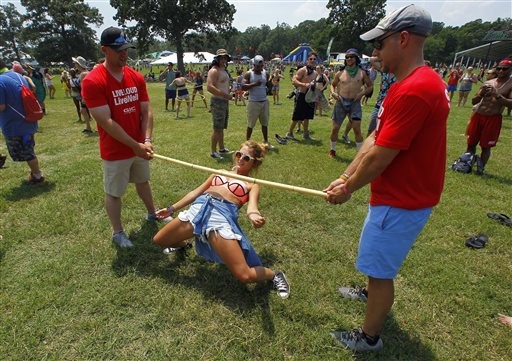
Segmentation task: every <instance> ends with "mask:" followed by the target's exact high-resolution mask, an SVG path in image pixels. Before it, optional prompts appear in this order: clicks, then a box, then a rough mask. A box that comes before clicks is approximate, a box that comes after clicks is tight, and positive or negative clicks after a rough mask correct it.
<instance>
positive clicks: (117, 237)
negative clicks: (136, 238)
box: [112, 231, 133, 248]
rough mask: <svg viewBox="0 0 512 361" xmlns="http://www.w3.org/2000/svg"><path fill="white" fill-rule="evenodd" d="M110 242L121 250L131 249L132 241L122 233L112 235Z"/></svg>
mask: <svg viewBox="0 0 512 361" xmlns="http://www.w3.org/2000/svg"><path fill="white" fill-rule="evenodd" d="M112 241H113V242H114V243H115V244H117V245H118V246H119V247H121V248H131V247H133V243H132V241H130V239H129V238H128V236H127V235H126V233H124V231H119V232H117V233H113V234H112Z"/></svg>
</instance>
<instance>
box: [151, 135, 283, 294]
mask: <svg viewBox="0 0 512 361" xmlns="http://www.w3.org/2000/svg"><path fill="white" fill-rule="evenodd" d="M267 150H268V146H266V145H262V144H258V143H256V142H254V141H250V140H248V141H246V142H245V143H243V144H242V146H241V148H240V150H239V151H237V152H236V153H235V155H234V167H233V170H232V171H231V173H233V175H235V174H238V175H242V176H248V175H249V174H250V173H251V171H254V170H256V169H257V168H258V167H259V166H260V164H261V162H262V160H263V155H264V153H265V152H266V151H267ZM259 190H260V188H259V185H258V184H255V183H249V184H247V183H245V182H243V181H240V180H237V179H235V178H230V177H229V176H225V175H220V174H212V175H210V176H209V177H208V179H207V180H206V181H205V182H203V184H201V185H200V186H199V187H197V188H196V189H194V190H193V191H191V192H189V193H188V194H186V195H185V196H184V197H183V198H182V199H180V200H179V201H178V202H176V203H174V204H172V205H171V206H170V207H168V208H167V209H162V210H159V211H158V212H157V216H158V217H169V216H171V215H172V214H173V213H174V211H177V210H179V209H181V208H184V207H186V206H188V205H191V206H190V208H189V209H188V210H187V211H184V212H181V213H180V214H179V215H178V217H176V218H174V219H173V220H172V221H171V222H169V223H168V224H166V225H165V226H164V227H163V228H162V229H161V230H160V231H159V232H158V233H157V234H156V235H155V237H154V238H153V241H154V242H155V244H157V245H158V246H160V247H162V248H164V249H171V250H172V251H175V250H177V249H179V248H183V247H186V245H187V244H188V240H189V239H190V238H192V237H194V234H195V235H196V237H197V236H200V238H201V239H200V240H198V239H197V238H196V250H197V251H198V253H199V254H201V255H203V256H204V254H202V253H200V250H201V249H202V250H203V251H202V252H204V251H205V247H206V248H207V249H208V250H207V254H208V257H209V258H207V257H206V256H204V257H205V258H207V259H209V260H214V261H215V262H219V263H224V264H225V265H226V266H227V268H228V269H229V270H230V271H231V273H232V274H233V276H234V277H235V278H237V279H238V280H239V281H241V282H243V283H254V282H263V281H266V280H272V281H273V285H274V288H276V289H277V291H278V294H279V296H280V297H281V298H286V297H288V294H289V292H290V288H289V285H288V282H287V280H286V277H285V276H284V274H283V273H282V272H274V271H273V270H271V269H270V268H267V267H264V266H263V265H262V264H261V260H260V259H259V257H258V256H257V254H256V253H255V251H254V248H253V247H252V245H250V242H249V241H248V239H247V237H246V236H245V234H244V232H243V231H242V230H241V228H240V224H239V223H238V213H239V209H240V208H241V207H242V206H243V205H244V204H246V203H247V217H248V218H249V220H250V221H251V223H252V225H253V227H254V228H260V227H262V226H263V225H264V224H265V218H264V217H263V216H262V215H261V213H260V211H259V210H258V198H259ZM235 205H237V206H238V209H237V208H236V206H235ZM189 217H190V218H189ZM194 222H195V223H196V224H194ZM198 223H200V224H201V226H199V225H198ZM226 223H228V225H226ZM203 226H204V228H203ZM196 227H197V228H199V227H201V228H200V229H195V228H196ZM208 227H211V228H208ZM226 227H228V229H226ZM202 232H205V233H202ZM231 233H234V235H233V234H231ZM237 235H238V236H239V237H241V240H240V239H238V238H237V237H236V236H237ZM204 238H206V239H204ZM232 238H233V239H232ZM205 243H206V246H205V245H204V244H205ZM212 253H213V254H212Z"/></svg>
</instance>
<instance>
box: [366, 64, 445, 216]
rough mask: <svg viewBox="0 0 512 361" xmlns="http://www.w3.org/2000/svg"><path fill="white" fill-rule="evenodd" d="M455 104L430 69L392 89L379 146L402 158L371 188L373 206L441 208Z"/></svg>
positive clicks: (385, 104)
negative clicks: (448, 132) (449, 120)
mask: <svg viewBox="0 0 512 361" xmlns="http://www.w3.org/2000/svg"><path fill="white" fill-rule="evenodd" d="M449 103H450V102H449V97H448V94H447V91H446V85H445V84H444V82H443V80H442V79H441V78H440V77H439V75H437V74H436V73H435V72H434V71H433V70H432V69H431V68H429V67H427V66H421V67H419V68H417V69H415V70H414V71H413V72H412V73H411V74H409V76H408V77H407V78H405V79H403V80H402V81H400V82H398V81H397V82H395V83H394V84H393V85H392V86H391V87H390V88H389V91H388V94H387V95H386V97H385V98H384V102H383V103H382V106H381V108H380V110H379V115H378V117H377V129H376V133H375V137H376V139H375V144H376V145H379V146H382V147H387V148H392V149H399V150H400V152H399V153H398V154H397V156H396V157H395V158H394V159H393V161H392V162H391V164H389V165H388V167H387V168H386V169H385V170H384V172H382V174H380V175H379V176H378V177H377V178H376V179H375V180H374V181H373V182H372V183H371V191H372V193H371V198H370V204H371V205H374V206H378V205H389V206H393V207H397V208H404V209H421V208H427V207H433V206H435V205H436V204H437V203H438V202H439V199H440V198H441V192H442V190H443V183H444V174H445V168H446V119H447V118H448V113H449V111H450V105H449Z"/></svg>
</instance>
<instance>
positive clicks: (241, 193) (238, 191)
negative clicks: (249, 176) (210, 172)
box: [212, 174, 249, 204]
mask: <svg viewBox="0 0 512 361" xmlns="http://www.w3.org/2000/svg"><path fill="white" fill-rule="evenodd" d="M222 185H225V186H226V188H227V189H228V190H229V191H230V192H231V193H232V194H234V195H235V196H236V197H237V198H238V199H239V200H240V202H242V204H244V203H247V201H248V200H249V190H248V189H247V185H246V183H245V182H244V181H241V180H237V179H232V180H231V181H228V179H227V178H226V177H225V176H223V175H220V174H216V175H215V176H214V177H213V179H212V186H222Z"/></svg>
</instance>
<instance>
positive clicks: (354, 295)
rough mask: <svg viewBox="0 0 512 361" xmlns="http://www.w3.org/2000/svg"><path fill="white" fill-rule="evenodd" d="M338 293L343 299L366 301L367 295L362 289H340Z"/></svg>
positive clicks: (364, 289)
mask: <svg viewBox="0 0 512 361" xmlns="http://www.w3.org/2000/svg"><path fill="white" fill-rule="evenodd" d="M338 292H339V293H340V295H342V296H343V297H345V298H349V299H351V300H353V301H363V302H367V301H368V293H367V292H366V288H364V287H340V288H338Z"/></svg>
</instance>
